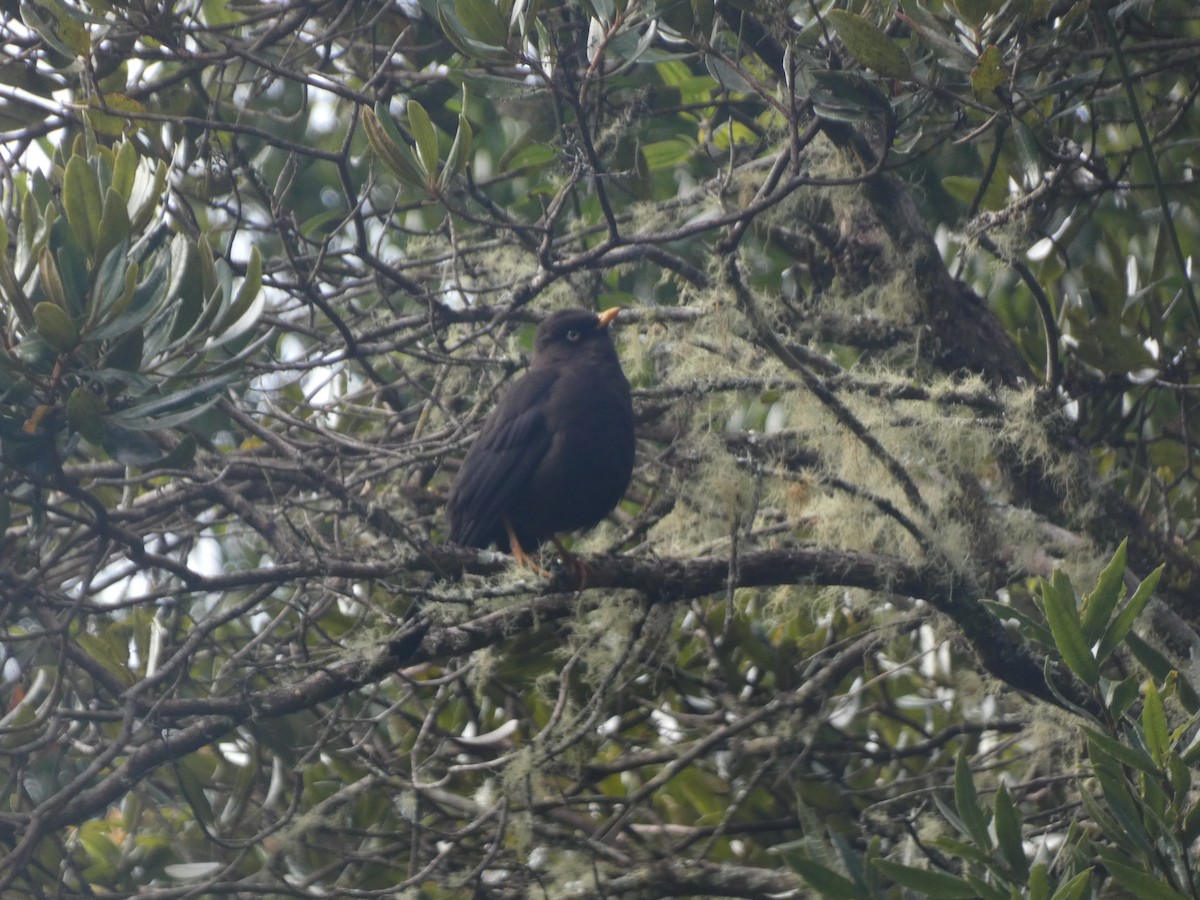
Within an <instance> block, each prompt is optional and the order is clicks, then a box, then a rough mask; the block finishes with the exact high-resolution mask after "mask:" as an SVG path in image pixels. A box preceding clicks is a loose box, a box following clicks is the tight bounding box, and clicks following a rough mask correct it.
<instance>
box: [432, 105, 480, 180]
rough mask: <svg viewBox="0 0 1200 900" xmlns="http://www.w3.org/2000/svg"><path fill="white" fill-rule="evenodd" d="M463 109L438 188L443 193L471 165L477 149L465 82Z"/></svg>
mask: <svg viewBox="0 0 1200 900" xmlns="http://www.w3.org/2000/svg"><path fill="white" fill-rule="evenodd" d="M462 108H463V112H460V113H459V114H458V130H457V131H456V132H454V143H452V144H451V145H450V152H449V153H447V154H446V165H445V166H444V167H443V168H442V174H441V177H439V178H438V188H439V189H440V190H443V191H444V190H445V189H446V187H447V185H449V183H450V179H451V178H453V177H454V176H455V175H457V174H458V173H459V172H461V171H463V169H465V168H467V167H468V166H470V165H471V158H472V152H473V151H474V149H475V148H474V143H475V133H474V132H473V131H472V130H471V123H470V122H468V121H467V117H466V108H467V85H466V82H463V95H462Z"/></svg>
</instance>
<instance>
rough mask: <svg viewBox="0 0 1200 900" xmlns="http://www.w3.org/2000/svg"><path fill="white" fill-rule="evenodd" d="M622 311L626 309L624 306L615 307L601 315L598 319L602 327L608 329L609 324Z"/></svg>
mask: <svg viewBox="0 0 1200 900" xmlns="http://www.w3.org/2000/svg"><path fill="white" fill-rule="evenodd" d="M622 309H624V307H623V306H613V307H610V308H609V309H606V310H605V311H604V312H602V313H600V315H598V316H597V317H596V318H598V319H599V320H600V327H601V328H607V327H608V323H609V322H611V321H612V320H613V319H615V318H616V317H617V314H618V313H620V312H621V310H622Z"/></svg>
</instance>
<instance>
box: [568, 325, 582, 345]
mask: <svg viewBox="0 0 1200 900" xmlns="http://www.w3.org/2000/svg"><path fill="white" fill-rule="evenodd" d="M581 337H583V333H582V332H581V331H580V330H579V329H578V328H572V329H571V330H570V331H568V332H567V340H568V341H570V342H571V343H572V344H577V343H579V339H580V338H581Z"/></svg>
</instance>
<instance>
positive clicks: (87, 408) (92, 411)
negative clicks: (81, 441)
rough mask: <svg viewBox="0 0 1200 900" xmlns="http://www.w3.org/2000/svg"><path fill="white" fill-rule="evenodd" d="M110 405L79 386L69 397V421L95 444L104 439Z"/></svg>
mask: <svg viewBox="0 0 1200 900" xmlns="http://www.w3.org/2000/svg"><path fill="white" fill-rule="evenodd" d="M107 413H108V406H107V405H106V404H105V403H104V401H103V400H102V399H101V398H100V397H98V396H97V395H96V393H95V392H94V391H92V390H90V389H88V388H85V387H77V388H75V390H73V391H71V396H69V397H68V398H67V423H68V424H69V425H70V426H71V427H72V428H73V429H75V431H77V432H79V433H80V434H81V435H83V436H84V437H85V438H87V439H88V440H89V441H91V442H92V443H93V444H99V443H100V442H101V441H102V440H103V439H104V416H105V415H106V414H107Z"/></svg>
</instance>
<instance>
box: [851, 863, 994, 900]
mask: <svg viewBox="0 0 1200 900" xmlns="http://www.w3.org/2000/svg"><path fill="white" fill-rule="evenodd" d="M874 864H875V867H876V868H877V869H879V871H880V872H882V873H883V874H884V875H886V876H887V877H888V878H890V879H892V881H894V882H896V884H898V885H900V886H901V887H905V888H908V889H909V890H910V891H915V892H916V893H918V894H920V895H921V896H923V897H932V898H935V900H936V898H948V900H953V898H959V897H972V898H973V897H978V896H979V892H978V891H977V890H975V888H974V887H972V886H971V883H970V882H968V881H966V880H964V879H962V878H959V877H957V876H955V875H947V874H946V873H944V872H934V871H931V870H930V869H917V868H914V867H912V866H904V865H901V864H900V863H896V862H892V861H891V860H887V859H877V860H874ZM859 896H861V894H860V895H859Z"/></svg>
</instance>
